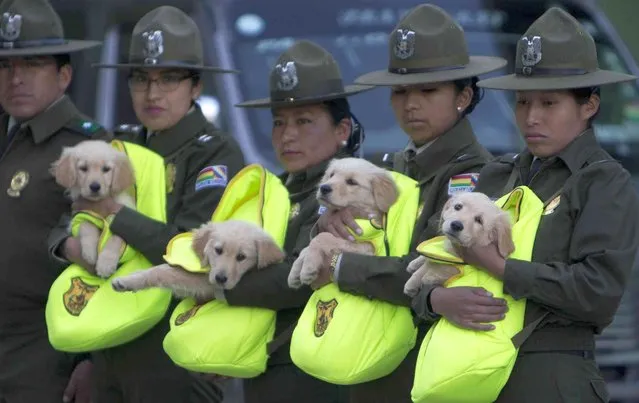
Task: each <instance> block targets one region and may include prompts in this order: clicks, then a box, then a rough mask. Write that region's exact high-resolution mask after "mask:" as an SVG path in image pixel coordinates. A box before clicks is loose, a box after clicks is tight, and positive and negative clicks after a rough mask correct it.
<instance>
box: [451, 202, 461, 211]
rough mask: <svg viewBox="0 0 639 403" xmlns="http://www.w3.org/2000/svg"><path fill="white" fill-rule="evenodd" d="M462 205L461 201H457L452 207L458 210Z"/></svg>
mask: <svg viewBox="0 0 639 403" xmlns="http://www.w3.org/2000/svg"><path fill="white" fill-rule="evenodd" d="M462 207H463V206H462V205H461V203H457V204H455V206H454V207H453V208H454V209H455V210H457V211H459V210H461V209H462Z"/></svg>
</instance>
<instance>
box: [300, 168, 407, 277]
mask: <svg viewBox="0 0 639 403" xmlns="http://www.w3.org/2000/svg"><path fill="white" fill-rule="evenodd" d="M398 196H399V191H398V189H397V186H396V185H395V181H394V180H393V178H392V176H391V175H390V174H389V173H388V172H387V171H386V170H385V169H383V168H380V167H378V166H376V165H374V164H372V163H370V162H368V161H366V160H364V159H360V158H343V159H336V160H333V161H331V163H330V164H329V166H328V168H327V170H326V173H325V174H324V177H323V178H322V180H321V181H320V185H319V187H318V189H317V200H318V201H319V203H320V204H321V205H322V206H325V207H326V208H327V209H328V210H341V209H350V210H351V211H352V212H353V213H354V215H355V216H359V217H368V216H370V215H374V216H376V217H381V216H382V215H383V214H386V213H388V210H389V209H390V207H391V206H392V205H393V203H395V201H396V200H397V197H398ZM340 252H353V253H360V254H366V255H372V254H373V253H374V250H373V247H372V245H371V244H370V243H367V242H364V243H354V242H349V241H347V240H344V239H341V238H337V237H335V236H333V235H332V234H330V233H328V232H322V233H320V234H318V235H317V236H316V237H315V238H313V239H312V240H311V242H310V244H309V246H308V247H306V248H304V249H303V250H302V251H301V253H300V255H299V257H298V258H297V259H296V260H295V262H293V267H292V268H291V272H290V273H289V277H288V285H289V286H290V287H292V288H299V287H301V286H302V284H311V283H312V282H313V281H315V279H316V278H317V275H318V272H319V269H320V267H321V265H322V263H323V262H325V261H326V260H327V258H328V257H329V256H332V255H333V254H335V253H340Z"/></svg>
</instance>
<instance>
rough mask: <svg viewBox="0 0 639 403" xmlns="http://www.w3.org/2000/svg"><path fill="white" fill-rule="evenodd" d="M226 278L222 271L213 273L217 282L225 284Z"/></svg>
mask: <svg viewBox="0 0 639 403" xmlns="http://www.w3.org/2000/svg"><path fill="white" fill-rule="evenodd" d="M226 280H228V278H226V274H224V273H218V274H216V275H215V281H217V283H218V284H221V285H222V284H225V283H226Z"/></svg>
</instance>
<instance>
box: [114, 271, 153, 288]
mask: <svg viewBox="0 0 639 403" xmlns="http://www.w3.org/2000/svg"><path fill="white" fill-rule="evenodd" d="M139 274H141V273H134V274H130V275H128V276H124V277H118V278H114V279H113V280H111V287H113V289H114V290H115V291H118V292H125V291H138V290H141V289H143V288H145V282H144V278H142V277H141V276H140V275H139Z"/></svg>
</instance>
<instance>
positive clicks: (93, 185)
mask: <svg viewBox="0 0 639 403" xmlns="http://www.w3.org/2000/svg"><path fill="white" fill-rule="evenodd" d="M100 189H101V186H100V184H99V183H98V182H93V183H91V184H90V185H89V190H91V193H99V192H100Z"/></svg>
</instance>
